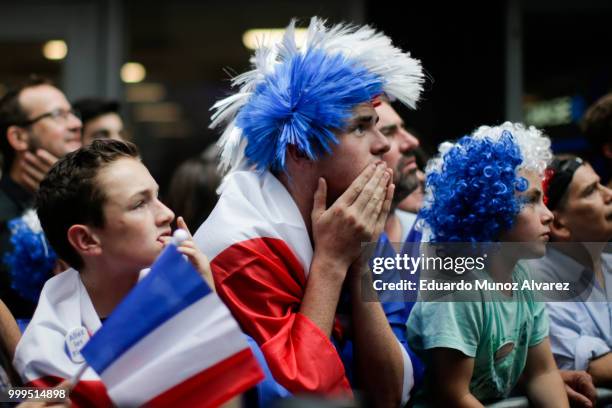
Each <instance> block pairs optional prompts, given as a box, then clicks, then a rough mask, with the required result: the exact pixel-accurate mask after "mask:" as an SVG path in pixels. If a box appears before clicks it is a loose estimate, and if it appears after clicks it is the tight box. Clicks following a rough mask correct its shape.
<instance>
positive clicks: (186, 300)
mask: <svg viewBox="0 0 612 408" xmlns="http://www.w3.org/2000/svg"><path fill="white" fill-rule="evenodd" d="M208 293H210V288H209V287H208V286H207V285H206V283H204V280H203V279H202V277H201V276H200V275H199V274H198V273H197V272H196V271H195V270H194V269H193V267H192V266H191V264H189V262H187V261H186V260H184V259H183V258H182V255H181V254H180V253H179V252H178V251H177V249H176V247H175V246H174V245H170V246H168V247H167V248H166V250H165V251H163V253H162V254H161V255H160V257H159V259H158V260H157V261H156V262H155V264H154V265H153V266H152V268H151V272H150V273H149V274H148V275H147V276H146V277H145V278H144V279H143V280H142V281H141V282H140V283H139V284H138V285H137V286H136V287H135V289H134V290H132V291H131V292H130V293H129V294H128V296H126V298H125V299H124V300H123V301H122V302H121V304H119V306H117V308H116V309H115V310H114V311H113V314H112V315H111V316H110V317H109V318H108V320H107V321H106V323H105V324H104V329H105V330H100V331H99V332H98V333H97V334H96V336H94V337H93V338H92V339H91V340H90V341H89V342H88V343H87V344H86V346H85V347H84V348H83V349H82V350H81V354H83V356H85V358H86V360H87V362H88V363H89V364H90V365H91V367H93V368H94V369H95V370H96V372H98V373H102V372H103V371H104V370H105V369H106V368H107V367H108V366H109V365H110V364H111V363H112V362H113V361H114V360H115V359H117V358H118V357H120V356H121V355H122V354H123V353H124V352H125V351H126V350H128V349H129V348H131V347H132V346H133V345H134V344H135V343H136V342H138V341H139V340H140V339H141V338H142V337H145V336H147V335H148V334H149V333H150V332H151V331H153V330H155V329H156V328H157V327H158V326H160V325H162V324H163V323H164V322H166V321H167V320H168V319H170V318H172V317H173V316H175V315H176V314H177V313H180V312H181V311H182V310H184V309H185V308H187V307H189V306H190V305H191V304H193V303H194V302H196V301H198V300H199V299H201V298H202V297H204V296H206V295H207V294H208ZM118 334H119V335H118Z"/></svg>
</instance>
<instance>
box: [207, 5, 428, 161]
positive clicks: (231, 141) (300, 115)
mask: <svg viewBox="0 0 612 408" xmlns="http://www.w3.org/2000/svg"><path fill="white" fill-rule="evenodd" d="M251 64H252V70H250V71H248V72H245V73H243V74H241V75H238V76H237V77H235V78H234V79H233V80H232V86H233V87H236V88H238V91H237V92H236V93H235V94H233V95H231V96H229V97H227V98H225V99H223V100H220V101H218V102H217V103H216V104H215V105H214V106H213V107H212V109H211V110H214V111H215V112H214V114H213V116H212V123H211V128H216V127H221V126H222V125H226V127H225V129H224V131H223V134H222V136H221V138H220V139H219V146H220V148H221V163H220V168H221V169H222V170H223V171H228V170H229V171H231V170H236V169H246V168H252V167H254V168H256V169H257V170H260V171H263V170H267V169H271V170H274V171H283V170H285V154H286V151H287V147H288V146H289V145H293V146H295V147H296V148H297V149H298V150H299V151H300V152H301V153H302V154H304V155H305V156H307V157H308V158H310V159H311V160H316V159H317V158H319V157H320V156H321V155H322V154H326V153H330V152H331V147H330V146H331V145H332V144H337V143H338V140H337V138H336V136H335V135H334V130H340V129H344V128H345V127H346V122H347V120H348V119H349V118H350V116H351V113H352V109H353V108H354V107H355V106H356V105H358V104H360V103H363V102H368V101H371V100H372V99H374V98H375V97H376V96H378V95H380V94H382V93H386V94H387V95H389V96H390V97H392V98H395V99H398V100H399V101H401V102H402V103H404V104H405V105H407V106H409V107H412V108H414V107H415V105H416V102H417V101H418V99H419V95H420V93H421V90H422V84H423V80H424V78H423V72H422V69H421V64H420V62H419V61H418V60H416V59H414V58H411V57H410V54H409V53H407V52H403V51H402V50H400V49H399V48H397V47H394V46H393V44H392V43H391V39H390V38H389V37H387V36H385V35H384V34H382V33H380V32H376V31H375V30H374V29H373V28H371V27H369V26H363V27H357V26H353V25H349V24H339V25H335V26H332V27H327V26H326V25H325V21H324V20H321V19H319V18H316V17H313V18H312V19H311V21H310V25H309V26H308V31H307V34H306V39H305V42H304V44H303V45H301V46H298V45H297V44H296V39H295V20H293V21H291V23H290V24H289V26H288V27H287V29H286V31H285V34H284V37H283V39H282V41H280V42H278V43H276V44H273V45H270V46H260V47H259V48H258V49H257V50H256V51H255V55H254V56H253V57H252V58H251Z"/></svg>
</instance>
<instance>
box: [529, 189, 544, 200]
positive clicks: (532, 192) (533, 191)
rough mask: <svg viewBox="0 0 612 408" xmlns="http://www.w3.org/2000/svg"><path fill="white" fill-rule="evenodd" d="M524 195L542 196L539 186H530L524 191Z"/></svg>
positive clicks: (537, 197)
mask: <svg viewBox="0 0 612 408" xmlns="http://www.w3.org/2000/svg"><path fill="white" fill-rule="evenodd" d="M525 196H526V197H529V198H534V199H539V198H540V197H541V196H542V190H540V189H539V188H532V189H531V190H528V191H527V192H526V193H525Z"/></svg>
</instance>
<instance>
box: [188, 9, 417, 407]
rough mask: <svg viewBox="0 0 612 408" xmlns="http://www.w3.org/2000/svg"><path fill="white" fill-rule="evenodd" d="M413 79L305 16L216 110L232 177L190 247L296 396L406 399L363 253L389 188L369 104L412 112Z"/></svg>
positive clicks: (388, 46) (348, 30)
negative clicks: (357, 394)
mask: <svg viewBox="0 0 612 408" xmlns="http://www.w3.org/2000/svg"><path fill="white" fill-rule="evenodd" d="M422 81H423V74H422V70H421V66H420V63H419V61H417V60H415V59H413V58H411V57H410V55H409V54H408V53H405V52H403V51H402V50H400V49H398V48H396V47H394V46H393V45H392V43H391V40H390V39H389V38H388V37H386V36H385V35H383V34H382V33H379V32H376V31H375V30H374V29H372V28H370V27H368V26H365V27H356V26H351V25H342V24H341V25H336V26H332V27H328V26H326V24H325V22H324V21H322V20H320V19H317V18H313V19H312V20H311V22H310V25H309V27H308V33H307V35H306V39H305V42H304V44H302V45H298V44H296V40H295V33H294V23H291V24H290V25H289V27H288V28H287V31H286V33H285V36H284V38H283V40H282V41H281V42H280V43H278V44H274V45H272V46H262V47H260V48H259V49H258V50H257V51H256V53H255V56H254V58H253V69H252V70H251V71H249V72H246V73H244V74H242V75H240V76H238V77H236V78H235V79H234V81H233V85H234V86H236V87H238V88H239V90H238V92H237V93H236V94H234V95H232V96H230V97H228V98H226V99H224V100H222V101H220V102H218V103H217V104H216V105H215V107H214V108H215V109H216V113H215V115H214V117H213V126H219V125H221V124H226V127H225V131H224V133H223V136H222V138H221V143H220V144H221V146H222V164H223V165H224V166H225V168H226V169H227V170H229V172H228V174H227V175H226V178H225V180H224V183H223V185H222V187H221V197H220V200H219V203H218V204H217V206H216V207H215V209H214V210H213V212H212V214H211V216H210V217H209V219H208V220H207V221H206V222H205V223H204V224H203V225H202V227H200V229H199V230H198V232H197V233H196V236H195V240H196V243H197V244H198V245H199V247H200V248H201V249H202V250H203V252H204V253H205V254H206V255H208V256H209V259H210V260H211V267H212V270H213V274H214V279H215V284H216V287H217V289H218V293H219V295H220V296H221V297H222V299H223V300H224V301H225V302H226V304H227V305H228V306H229V308H230V309H231V310H232V312H233V314H234V315H235V316H236V318H237V320H238V321H239V323H240V324H241V325H242V328H243V330H244V331H245V332H247V333H248V334H250V335H251V336H252V337H253V338H255V340H257V342H258V343H259V345H260V346H261V348H262V351H263V353H264V355H265V357H266V359H267V361H268V363H269V365H270V368H271V370H272V374H273V375H274V377H275V379H276V380H277V381H278V382H279V383H280V384H282V385H283V386H284V387H285V388H287V389H288V390H289V391H291V392H293V393H296V394H301V393H316V394H320V395H325V396H334V395H335V396H338V395H340V396H350V395H352V388H359V389H361V390H362V391H363V395H364V396H365V397H366V399H368V400H369V401H371V402H373V403H374V404H375V405H377V406H398V405H400V404H402V403H405V402H406V401H407V399H408V395H409V391H410V389H411V388H412V384H413V377H412V364H411V362H410V359H409V357H408V354H407V353H406V350H405V349H404V348H403V347H402V346H401V345H400V343H399V342H398V341H397V339H396V338H395V337H394V335H393V332H392V331H391V328H390V326H389V323H388V322H387V319H386V317H385V314H384V312H383V309H382V307H381V305H380V304H379V303H378V302H365V301H363V299H362V294H361V278H362V276H363V274H364V272H365V271H367V256H366V255H364V253H363V250H362V243H364V242H375V241H376V240H377V238H378V236H379V234H380V233H381V231H382V230H383V228H384V224H385V220H386V218H387V215H388V211H389V208H390V204H391V197H392V196H393V191H394V185H393V182H392V180H393V175H392V170H391V169H389V168H387V166H386V164H385V163H384V162H383V161H382V160H381V158H382V155H383V154H384V153H385V152H386V151H387V150H389V142H388V141H387V139H386V138H385V136H384V135H382V134H381V133H380V132H379V131H378V130H377V129H376V126H375V125H376V122H377V120H378V115H377V113H376V111H375V109H374V108H375V106H376V105H377V104H378V103H379V102H378V96H379V95H381V94H383V93H385V94H388V95H391V96H392V97H395V98H396V99H398V100H399V101H401V102H402V103H404V104H406V105H408V106H410V107H414V106H415V103H416V101H417V99H418V97H419V94H420V92H421V89H422V86H421V84H422ZM339 304H341V305H342V307H341V309H345V310H344V313H337V312H338V310H339ZM351 348H352V350H349V349H351ZM347 354H349V355H350V356H351V357H350V358H349V359H345V363H346V364H343V361H342V359H341V355H343V356H346V355H347ZM349 377H351V378H349Z"/></svg>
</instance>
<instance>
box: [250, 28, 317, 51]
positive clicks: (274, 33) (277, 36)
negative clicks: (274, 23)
mask: <svg viewBox="0 0 612 408" xmlns="http://www.w3.org/2000/svg"><path fill="white" fill-rule="evenodd" d="M306 33H307V30H306V29H305V28H296V29H295V39H296V42H297V45H298V47H300V46H301V45H302V44H303V43H304V39H306ZM283 34H285V29H284V28H252V29H250V30H247V31H245V32H244V34H242V43H243V44H244V46H245V47H247V48H248V49H250V50H254V49H256V48H257V47H260V46H262V45H270V44H273V43H276V42H279V41H280V40H281V39H282V38H283Z"/></svg>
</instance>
